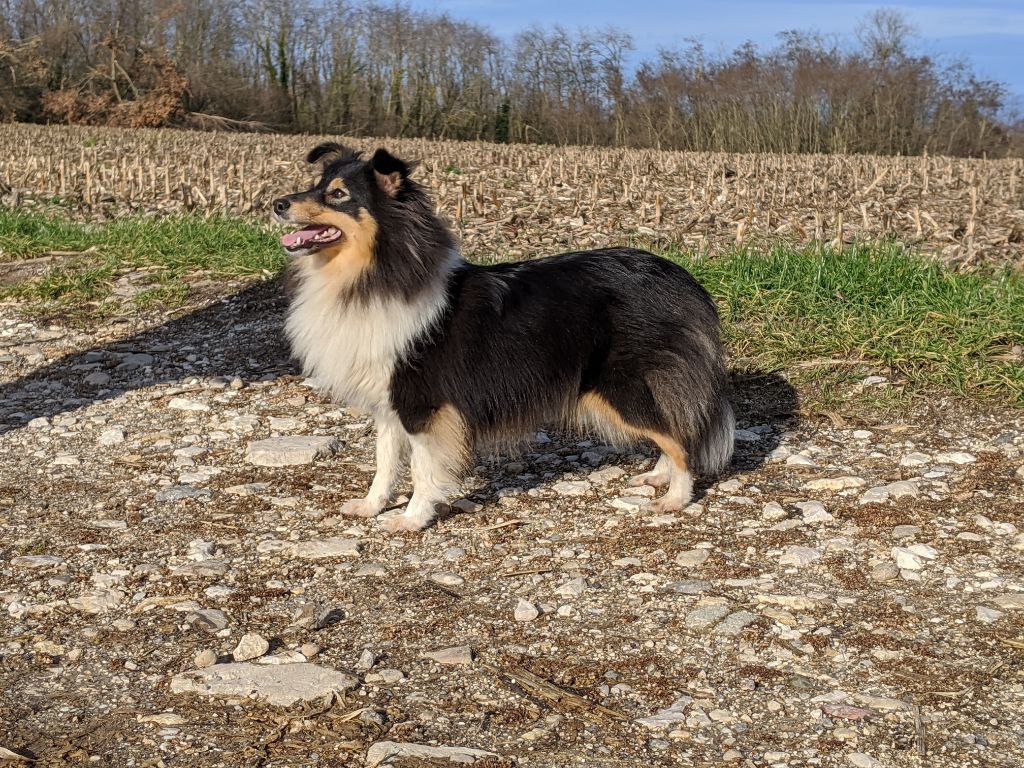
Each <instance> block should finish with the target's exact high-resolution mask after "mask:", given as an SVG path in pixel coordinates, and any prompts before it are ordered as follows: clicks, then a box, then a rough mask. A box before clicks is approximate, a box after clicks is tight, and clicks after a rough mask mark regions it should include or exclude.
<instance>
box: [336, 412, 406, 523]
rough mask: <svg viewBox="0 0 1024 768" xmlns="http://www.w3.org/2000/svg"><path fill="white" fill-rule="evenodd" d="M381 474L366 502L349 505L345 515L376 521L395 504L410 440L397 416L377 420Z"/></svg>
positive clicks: (375, 476)
mask: <svg viewBox="0 0 1024 768" xmlns="http://www.w3.org/2000/svg"><path fill="white" fill-rule="evenodd" d="M374 421H375V422H376V426H377V472H376V474H374V476H373V482H372V483H370V490H369V492H368V493H367V494H366V498H363V499H352V500H351V501H346V502H345V504H344V505H343V506H342V508H341V514H343V515H353V516H355V517H373V516H374V515H379V514H380V513H381V511H382V510H383V509H384V507H386V506H387V503H388V502H389V501H391V494H392V493H394V490H395V486H396V485H397V484H398V480H399V477H400V476H401V474H402V464H403V462H404V461H405V453H406V449H407V447H408V445H409V436H408V435H407V434H406V432H405V430H404V429H402V423H401V422H400V421H399V420H398V417H397V416H395V415H394V414H388V415H385V416H377V417H376V418H375V419H374Z"/></svg>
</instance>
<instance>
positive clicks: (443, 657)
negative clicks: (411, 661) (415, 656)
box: [423, 645, 473, 666]
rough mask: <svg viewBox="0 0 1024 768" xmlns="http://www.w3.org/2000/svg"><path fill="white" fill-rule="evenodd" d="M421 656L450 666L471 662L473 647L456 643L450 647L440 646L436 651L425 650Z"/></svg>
mask: <svg viewBox="0 0 1024 768" xmlns="http://www.w3.org/2000/svg"><path fill="white" fill-rule="evenodd" d="M423 656H424V658H427V659H431V660H433V661H436V662H437V663H438V664H447V665H450V666H456V665H462V664H472V663H473V649H472V648H470V647H469V646H468V645H456V646H453V647H452V648H442V649H440V650H438V651H427V652H426V653H424V654H423Z"/></svg>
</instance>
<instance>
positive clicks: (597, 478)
mask: <svg viewBox="0 0 1024 768" xmlns="http://www.w3.org/2000/svg"><path fill="white" fill-rule="evenodd" d="M625 474H626V470H624V469H623V468H622V467H616V466H614V465H609V466H607V467H602V468H601V469H595V470H594V471H593V472H591V473H590V474H589V475H587V479H589V480H590V482H592V483H593V484H594V485H608V483H610V482H612V481H613V480H618V479H619V478H620V477H622V476H624V475H625Z"/></svg>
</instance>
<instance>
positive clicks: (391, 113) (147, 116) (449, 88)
mask: <svg viewBox="0 0 1024 768" xmlns="http://www.w3.org/2000/svg"><path fill="white" fill-rule="evenodd" d="M634 51H635V46H634V42H633V40H632V39H631V37H630V36H629V35H628V34H626V33H625V32H623V31H621V30H618V29H614V28H605V29H597V30H593V29H580V30H576V31H569V30H566V29H564V28H561V27H553V28H542V27H539V26H530V27H527V28H525V29H523V30H522V31H520V32H519V33H518V34H516V35H515V36H514V37H512V39H510V40H503V39H500V38H499V37H497V36H496V35H495V34H494V33H493V32H491V31H490V30H489V29H487V28H486V27H484V26H481V25H479V24H476V23H472V22H468V21H463V20H459V19H455V18H452V17H451V16H449V15H446V14H438V13H432V12H425V11H419V10H414V9H412V8H410V7H408V6H406V5H402V4H401V3H396V4H387V5H385V4H382V3H378V2H373V1H372V0H331V1H327V0H0V120H20V121H28V122H68V123H81V124H95V125H123V126H137V127H142V126H163V125H185V126H193V127H217V128H239V129H254V130H258V129H269V130H280V131H295V132H314V133H344V134H350V135H376V136H404V137H431V138H452V139H479V140H487V141H496V142H545V143H555V144H567V143H572V144H595V145H610V146H635V147H655V148H662V149H683V150H710V151H727V152H825V153H832V152H836V153H876V154H920V153H923V152H931V153H933V154H950V155H965V156H982V155H988V156H1003V155H1008V154H1020V153H1021V149H1022V145H1024V142H1022V131H1021V125H1020V124H1019V123H1018V124H1016V125H1014V124H1011V122H1010V121H1009V120H1007V119H1005V117H1003V108H1004V102H1005V99H1006V97H1007V91H1006V88H1005V86H1003V85H1002V84H1000V83H997V82H992V81H988V80H984V79H982V78H979V77H977V76H976V75H975V74H974V73H973V71H972V69H971V67H970V66H969V64H967V63H965V62H954V63H943V62H941V61H939V60H936V59H935V58H933V57H931V56H928V55H926V54H923V53H920V52H917V51H916V50H915V46H914V36H913V33H912V29H911V27H910V26H909V24H908V23H907V21H906V19H905V18H904V17H903V16H901V15H899V14H896V13H894V12H889V11H877V12H875V13H873V14H870V15H869V16H868V17H866V18H865V19H864V21H863V23H862V24H861V26H860V28H859V30H858V32H857V34H856V36H855V38H854V39H853V40H842V39H837V38H832V37H826V36H823V35H820V34H815V33H807V32H798V31H789V32H784V33H781V34H780V35H779V36H778V42H777V44H776V45H774V46H772V47H770V48H759V47H757V46H755V45H753V44H751V43H748V44H745V45H742V46H740V47H738V48H736V49H735V50H733V51H729V52H712V51H708V50H707V49H705V48H704V47H703V46H702V45H701V44H700V43H698V42H690V43H688V44H687V45H686V46H684V47H682V48H680V49H664V50H661V51H659V53H658V54H657V55H656V56H654V57H652V58H650V59H648V60H644V61H641V62H640V63H639V64H634V63H633V54H634Z"/></svg>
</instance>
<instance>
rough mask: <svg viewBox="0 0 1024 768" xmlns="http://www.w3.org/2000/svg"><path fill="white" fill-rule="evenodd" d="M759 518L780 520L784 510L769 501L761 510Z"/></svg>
mask: <svg viewBox="0 0 1024 768" xmlns="http://www.w3.org/2000/svg"><path fill="white" fill-rule="evenodd" d="M761 517H762V518H763V519H765V520H782V519H783V518H785V517H786V510H785V509H784V508H783V506H782V505H781V504H779V503H778V502H777V501H769V502H768V503H767V504H765V505H764V506H763V507H762V508H761Z"/></svg>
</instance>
